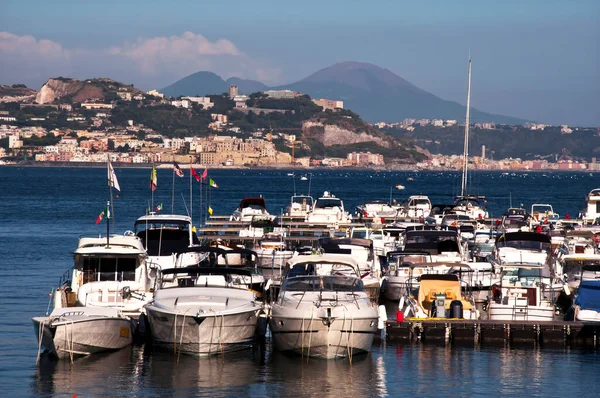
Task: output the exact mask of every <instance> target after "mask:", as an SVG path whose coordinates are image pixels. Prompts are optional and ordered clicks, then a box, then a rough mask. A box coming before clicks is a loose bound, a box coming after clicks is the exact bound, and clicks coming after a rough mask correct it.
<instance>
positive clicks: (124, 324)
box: [33, 309, 132, 358]
mask: <svg viewBox="0 0 600 398" xmlns="http://www.w3.org/2000/svg"><path fill="white" fill-rule="evenodd" d="M73 310H76V309H73ZM33 326H34V330H35V333H36V336H37V338H38V344H39V345H40V350H41V351H42V352H43V351H46V352H48V353H50V354H52V355H56V356H57V357H59V358H68V357H70V356H82V355H90V354H94V353H97V352H101V351H108V350H118V349H121V348H124V347H127V346H128V345H130V344H132V323H131V320H130V319H128V318H121V317H103V316H97V317H94V316H89V317H69V316H65V317H62V318H55V317H52V316H50V317H35V318H33ZM40 339H41V342H40Z"/></svg>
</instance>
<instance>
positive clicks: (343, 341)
mask: <svg viewBox="0 0 600 398" xmlns="http://www.w3.org/2000/svg"><path fill="white" fill-rule="evenodd" d="M312 311H313V313H314V315H311V311H308V312H307V311H306V309H301V310H294V309H293V308H290V307H287V308H286V307H281V306H279V305H275V306H273V309H272V312H271V321H270V329H271V334H272V336H273V341H274V344H275V347H276V348H277V349H278V350H280V351H292V352H295V353H298V354H301V355H306V356H310V357H315V358H323V359H334V358H345V357H348V356H352V355H354V354H358V353H365V352H369V351H370V350H371V345H372V344H373V338H374V336H375V333H376V332H377V322H378V317H379V315H378V311H377V308H376V307H368V308H365V309H363V310H360V311H358V312H355V313H354V317H352V316H351V313H350V311H349V310H345V309H344V307H343V306H338V307H334V308H332V309H331V316H330V317H329V318H328V317H327V316H326V315H325V313H324V311H327V309H326V308H323V307H321V308H315V309H313V310H312ZM344 312H345V316H344ZM328 319H329V320H330V321H329V322H331V323H330V324H329V325H328V323H329V322H328Z"/></svg>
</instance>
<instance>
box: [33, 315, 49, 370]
mask: <svg viewBox="0 0 600 398" xmlns="http://www.w3.org/2000/svg"><path fill="white" fill-rule="evenodd" d="M44 323H46V321H45V320H44V321H41V322H40V326H39V328H38V340H39V341H38V352H37V358H36V360H35V364H36V365H39V364H40V352H41V350H42V338H43V336H42V332H43V331H44Z"/></svg>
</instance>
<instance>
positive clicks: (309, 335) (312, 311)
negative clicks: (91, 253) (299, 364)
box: [302, 307, 315, 363]
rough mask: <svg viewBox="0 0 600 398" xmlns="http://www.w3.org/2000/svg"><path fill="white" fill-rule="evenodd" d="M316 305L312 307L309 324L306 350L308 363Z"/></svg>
mask: <svg viewBox="0 0 600 398" xmlns="http://www.w3.org/2000/svg"><path fill="white" fill-rule="evenodd" d="M314 315H315V313H314V307H311V309H310V322H309V324H308V329H309V330H308V350H307V351H306V363H308V359H309V358H310V342H311V339H312V321H313V319H314ZM302 343H304V341H302Z"/></svg>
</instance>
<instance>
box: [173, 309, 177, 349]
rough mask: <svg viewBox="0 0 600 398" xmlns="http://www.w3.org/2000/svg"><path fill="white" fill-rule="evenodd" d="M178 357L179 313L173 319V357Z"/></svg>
mask: <svg viewBox="0 0 600 398" xmlns="http://www.w3.org/2000/svg"><path fill="white" fill-rule="evenodd" d="M176 355H177V313H175V318H174V319H173V356H176Z"/></svg>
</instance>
